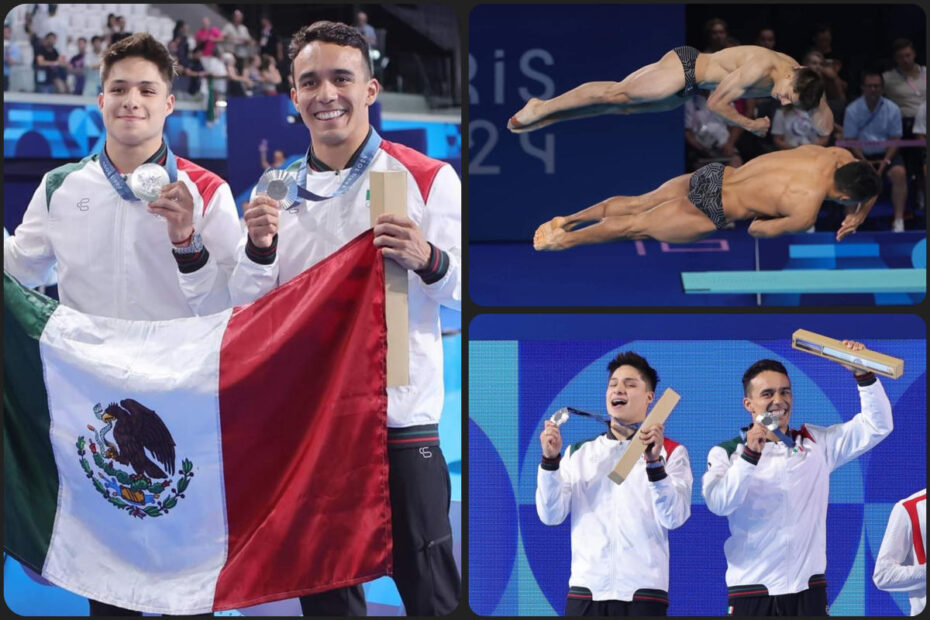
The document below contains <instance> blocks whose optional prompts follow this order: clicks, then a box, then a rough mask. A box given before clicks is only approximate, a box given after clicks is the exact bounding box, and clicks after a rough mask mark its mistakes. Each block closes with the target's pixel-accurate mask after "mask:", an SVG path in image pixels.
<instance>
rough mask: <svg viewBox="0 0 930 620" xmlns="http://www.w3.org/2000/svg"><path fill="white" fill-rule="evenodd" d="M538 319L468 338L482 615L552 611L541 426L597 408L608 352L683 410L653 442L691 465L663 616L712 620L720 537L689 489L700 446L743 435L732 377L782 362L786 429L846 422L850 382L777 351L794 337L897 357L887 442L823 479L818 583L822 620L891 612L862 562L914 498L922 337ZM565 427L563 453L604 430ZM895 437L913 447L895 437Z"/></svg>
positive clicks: (497, 324) (916, 329)
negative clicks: (826, 492) (822, 559)
mask: <svg viewBox="0 0 930 620" xmlns="http://www.w3.org/2000/svg"><path fill="white" fill-rule="evenodd" d="M876 319H877V317H875V316H868V315H841V316H836V315H753V316H749V315H700V316H698V315H690V316H689V315H680V314H678V315H649V316H647V315H595V316H582V315H574V316H572V315H548V316H526V315H510V316H494V315H484V316H481V317H478V318H477V319H475V320H474V321H472V323H471V324H470V328H469V383H468V394H469V397H468V398H469V409H468V410H469V415H470V419H469V428H468V446H469V479H468V484H469V496H468V497H469V512H468V528H469V537H468V543H469V550H468V557H469V575H470V576H469V602H470V604H471V607H472V609H473V610H474V611H475V612H476V613H478V614H480V615H491V614H495V615H552V614H561V613H562V612H563V611H564V605H565V596H566V593H567V591H568V577H569V568H570V560H571V552H570V541H569V521H568V520H566V522H565V523H563V524H562V525H560V526H558V527H547V526H544V525H543V524H542V523H541V522H540V521H539V518H538V517H537V515H536V509H535V505H534V493H535V488H536V469H537V466H538V463H539V458H540V447H539V438H538V437H539V433H540V432H541V431H542V427H543V420H544V419H546V418H547V417H548V416H549V415H551V414H552V413H553V412H554V411H555V410H556V409H557V408H559V407H561V406H566V405H571V406H575V407H578V408H580V409H587V410H589V411H603V408H604V390H605V386H606V379H607V371H606V366H607V362H608V361H609V359H611V358H612V357H613V355H615V354H616V353H617V352H618V351H619V350H627V349H632V350H635V351H637V352H639V353H641V354H643V355H644V356H645V357H646V358H647V359H648V360H649V362H650V363H651V364H652V365H653V366H654V367H655V368H656V370H657V371H658V373H659V379H660V380H659V386H658V389H659V392H661V391H662V390H663V389H664V388H665V387H672V388H674V389H675V390H676V391H678V392H679V393H680V394H681V396H682V400H681V403H680V404H679V405H678V407H677V408H676V409H675V412H674V413H673V415H672V417H671V418H669V421H668V422H667V423H666V434H667V436H669V437H671V438H673V439H675V440H677V441H679V442H681V443H683V444H684V445H685V446H686V447H687V448H688V452H689V454H690V460H691V468H692V473H693V475H694V479H695V483H694V487H693V494H692V516H691V518H690V519H689V521H688V522H687V523H685V525H684V526H682V527H681V528H679V529H678V530H674V531H672V532H671V533H670V546H671V557H672V561H671V575H670V583H671V585H670V592H669V595H670V599H671V604H670V607H669V614H670V615H692V616H703V615H710V616H714V615H725V614H726V608H727V607H726V584H725V581H724V573H725V570H726V560H725V558H724V555H723V543H724V540H725V539H726V538H727V536H728V535H729V533H728V530H727V521H726V519H725V518H722V517H718V516H716V515H713V514H711V513H710V512H709V511H708V510H707V508H706V506H705V505H704V502H703V499H702V497H701V491H700V489H701V485H700V477H701V475H702V474H703V472H704V469H705V466H704V462H705V456H706V455H707V452H708V451H709V450H710V448H711V447H712V446H714V445H715V444H717V443H719V442H721V441H725V440H727V439H729V438H732V437H734V436H735V435H736V434H737V433H738V429H739V427H740V426H743V425H745V424H746V423H747V415H748V414H746V412H745V411H744V410H743V408H742V404H741V399H742V386H741V383H740V378H741V376H742V373H743V371H744V370H745V369H746V368H747V367H748V366H749V365H750V364H751V363H752V362H754V361H756V360H758V359H761V358H763V357H769V358H774V359H778V360H780V361H782V362H783V363H784V364H785V365H786V367H787V368H788V371H789V375H790V376H791V379H792V384H793V390H794V394H795V397H794V417H793V424H792V426H793V427H797V426H800V424H801V423H805V422H807V423H813V424H821V425H829V424H836V423H839V422H843V421H846V420H849V419H850V418H851V417H852V416H853V415H854V414H855V413H857V412H858V411H859V408H858V407H859V400H858V396H857V390H856V387H855V383H854V381H853V380H852V378H851V376H850V373H849V372H848V371H846V370H844V369H843V368H842V367H841V366H839V365H837V364H834V363H831V362H828V361H826V360H823V359H821V358H818V357H816V356H813V355H809V354H805V353H801V352H799V351H795V350H794V349H792V348H791V343H790V334H791V332H793V331H794V330H795V329H797V328H799V327H803V328H805V329H811V330H813V331H818V332H819V333H824V334H827V335H830V336H834V337H838V338H843V337H852V338H855V339H860V340H862V341H863V342H865V344H866V345H867V346H869V347H870V348H873V349H875V350H878V351H882V352H884V353H888V354H891V355H895V356H898V357H902V358H904V360H905V373H904V376H903V377H901V378H900V379H897V380H892V379H882V383H883V385H884V386H885V389H886V391H887V392H888V395H889V398H890V400H891V403H892V406H893V409H894V420H895V430H894V432H893V434H892V436H891V437H890V438H888V439H886V440H885V441H884V442H882V443H881V444H879V445H878V446H877V447H876V448H874V449H873V450H872V451H871V452H869V453H867V454H865V455H863V456H862V457H860V458H858V459H856V460H855V461H853V462H851V463H849V464H847V465H845V466H843V467H841V468H840V469H838V470H837V471H836V472H834V473H833V475H832V478H831V492H830V510H829V512H828V516H827V521H828V522H827V532H828V535H827V580H828V596H829V601H830V612H831V614H832V615H871V616H876V615H877V616H883V615H903V614H904V610H907V609H909V607H908V604H907V602H906V601H907V597H906V595H904V594H894V595H891V594H889V593H886V592H881V591H879V590H877V589H876V588H875V586H874V585H873V583H872V579H871V575H872V570H873V568H874V557H875V555H876V554H877V552H878V548H879V545H880V544H881V539H882V535H883V533H884V530H885V525H886V523H887V519H888V514H889V512H890V510H891V507H892V506H893V505H894V502H896V501H897V500H899V499H902V498H904V497H907V496H908V495H910V494H911V493H913V492H915V491H917V490H919V489H921V488H923V487H925V486H926V467H927V459H926V443H925V442H924V441H923V438H924V437H926V432H927V421H926V411H927V406H926V391H927V386H926V340H925V336H926V327H925V326H924V324H923V322H922V321H921V320H920V319H919V318H917V317H915V316H909V315H907V316H905V315H889V316H882V317H881V319H880V320H876ZM602 430H603V429H602V427H601V426H600V425H598V424H597V423H594V422H591V421H589V420H586V419H584V418H572V419H571V420H569V422H568V424H566V425H565V426H564V427H562V432H563V437H564V441H565V442H566V443H573V442H576V441H579V440H581V439H585V438H588V437H592V436H594V435H596V434H598V433H600V432H602ZM908 438H914V440H913V441H909V440H908Z"/></svg>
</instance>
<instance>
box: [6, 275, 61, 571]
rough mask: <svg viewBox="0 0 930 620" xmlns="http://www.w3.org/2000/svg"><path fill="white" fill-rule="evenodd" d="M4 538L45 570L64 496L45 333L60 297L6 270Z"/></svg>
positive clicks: (21, 556) (19, 556)
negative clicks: (52, 431)
mask: <svg viewBox="0 0 930 620" xmlns="http://www.w3.org/2000/svg"><path fill="white" fill-rule="evenodd" d="M3 302H4V303H3V379H4V381H3V494H4V497H3V499H4V502H3V510H4V513H3V515H4V519H3V541H4V548H5V549H6V551H7V552H8V553H10V555H12V556H14V557H16V558H17V559H19V560H20V561H22V562H23V563H25V564H27V565H28V566H30V567H31V568H33V569H35V570H36V571H39V572H41V570H42V565H43V564H44V562H45V555H46V553H47V552H48V545H49V540H50V539H51V535H52V526H53V524H54V520H55V509H56V505H57V502H58V471H57V469H56V468H55V458H54V456H53V454H52V443H51V440H50V439H49V422H50V417H49V411H48V394H47V392H46V391H45V382H44V374H43V370H42V359H41V356H40V354H39V338H40V336H41V335H42V330H43V329H44V328H45V324H46V323H47V322H48V319H49V317H50V316H51V315H52V313H53V312H54V311H55V308H57V307H58V302H56V301H54V300H52V299H49V298H48V297H45V296H44V295H41V294H39V293H37V292H35V291H30V290H28V289H26V288H24V287H23V286H21V285H20V284H19V283H18V282H17V281H16V280H14V279H13V278H12V277H10V276H9V275H8V274H6V273H4V274H3Z"/></svg>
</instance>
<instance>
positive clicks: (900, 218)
mask: <svg viewBox="0 0 930 620" xmlns="http://www.w3.org/2000/svg"><path fill="white" fill-rule="evenodd" d="M752 44H754V45H759V46H761V47H766V48H768V49H772V50H775V51H785V53H789V54H790V52H788V51H786V50H780V49H779V48H778V40H777V38H776V33H775V31H774V29H772V28H770V27H765V28H761V29H760V30H759V31H758V32H757V33H756V36H755V39H753V42H752ZM732 45H740V43H739V41H737V40H736V39H735V38H734V37H732V36H731V35H730V32H729V30H728V27H727V24H726V22H725V21H724V20H722V19H719V18H713V19H709V20H707V22H706V23H705V25H704V48H703V49H704V51H705V52H716V51H719V50H721V49H724V48H726V47H730V46H732ZM888 52H889V53H888V56H887V57H886V58H884V59H882V58H876V59H875V62H874V63H873V64H872V65H870V66H868V67H866V68H865V69H864V70H863V71H862V72H861V73H860V75H857V76H847V77H844V76H846V72H845V71H844V65H843V59H842V58H840V57H838V56H837V55H836V54H835V53H834V50H833V29H832V28H831V27H830V26H829V25H827V24H823V25H818V26H817V27H816V28H815V30H814V32H813V33H812V36H811V39H810V47H809V49H808V50H807V51H806V52H805V53H804V54H803V55H802V56H801V58H802V60H801V62H802V64H803V65H804V66H806V67H810V68H812V69H813V70H814V71H816V72H817V73H818V74H820V76H821V77H822V78H823V83H824V96H825V97H826V100H827V104H828V105H829V107H830V109H831V111H832V112H833V119H834V130H833V133H832V134H831V135H829V136H821V135H819V134H818V132H817V131H816V129H815V128H814V126H813V124H812V122H811V119H810V116H809V115H808V113H807V112H805V111H803V110H800V109H797V108H795V107H793V106H791V105H787V106H782V105H780V104H779V102H778V101H777V100H776V99H773V98H768V99H749V100H739V101H737V102H735V104H734V105H735V106H736V107H737V109H738V110H739V112H740V113H741V114H743V115H745V116H748V117H750V118H761V117H763V116H766V117H768V118H769V121H770V123H771V129H770V131H769V133H768V135H766V136H765V137H764V138H760V137H758V136H755V135H753V134H751V133H749V132H746V131H743V129H742V128H739V127H735V126H732V125H728V124H726V123H725V122H724V121H723V120H722V118H720V117H719V116H717V115H715V114H713V113H711V112H709V111H708V110H707V100H706V98H707V96H708V94H709V93H707V92H703V91H702V92H701V93H700V94H699V95H697V96H696V97H694V98H692V99H691V100H689V101H687V102H686V103H685V144H686V146H685V151H686V159H687V164H686V165H687V167H688V170H689V171H693V170H696V169H697V168H699V167H701V166H703V165H705V164H706V163H709V162H711V161H716V162H722V163H725V164H727V165H729V166H733V167H738V166H740V165H742V164H743V163H745V162H747V161H749V160H751V159H753V158H754V157H757V156H759V155H762V154H764V153H768V152H772V151H775V150H779V149H792V148H795V147H798V146H801V145H804V144H819V145H822V146H834V145H836V144H837V143H839V145H841V146H842V145H844V144H845V142H843V141H852V140H856V141H861V142H881V143H882V144H876V145H862V146H861V148H860V147H854V146H850V147H847V148H849V151H850V152H851V153H852V154H853V155H854V156H855V157H857V158H858V159H862V160H865V161H868V162H869V163H871V164H872V165H873V166H874V167H875V170H876V171H877V172H878V173H879V175H880V176H882V178H883V179H884V180H885V181H886V185H887V186H888V196H889V198H890V202H891V205H892V211H893V215H892V220H891V229H892V230H894V231H903V230H904V229H905V220H906V219H908V218H909V217H910V216H911V215H912V214H913V212H915V211H918V212H922V211H923V210H924V202H925V197H924V185H925V181H924V179H925V176H926V147H925V146H924V147H901V146H899V145H894V144H893V143H892V145H890V146H889V144H888V142H889V141H894V140H898V139H914V138H917V139H921V140H923V139H925V137H926V108H927V104H926V100H927V96H926V89H927V75H926V67H925V66H921V65H918V64H917V62H916V56H917V54H916V50H915V48H914V44H913V42H911V41H910V40H908V39H904V38H899V39H896V40H895V41H894V42H893V44H892V45H891V49H889V50H888ZM848 77H854V78H855V79H854V80H852V79H848ZM850 86H856V87H858V89H857V91H856V92H851V91H853V90H854V89H852V88H850ZM909 198H910V201H909ZM909 205H910V207H911V209H910V211H909V210H908V206H909Z"/></svg>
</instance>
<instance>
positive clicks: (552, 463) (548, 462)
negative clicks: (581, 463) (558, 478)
mask: <svg viewBox="0 0 930 620" xmlns="http://www.w3.org/2000/svg"><path fill="white" fill-rule="evenodd" d="M561 460H562V455H561V454H559V455H558V456H557V457H555V458H553V459H549V458H546V457H542V462H541V463H540V464H539V465H540V467H542V468H543V469H544V470H546V471H555V470H557V469H558V468H559V462H560V461H561Z"/></svg>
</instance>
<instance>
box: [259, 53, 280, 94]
mask: <svg viewBox="0 0 930 620" xmlns="http://www.w3.org/2000/svg"><path fill="white" fill-rule="evenodd" d="M258 76H259V80H260V81H261V91H262V93H263V94H265V95H277V94H278V87H279V86H280V85H281V82H282V80H281V72H280V71H278V66H277V65H276V64H275V62H274V58H272V57H271V56H267V55H265V56H262V62H261V64H260V65H259V67H258Z"/></svg>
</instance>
